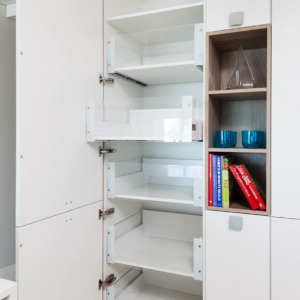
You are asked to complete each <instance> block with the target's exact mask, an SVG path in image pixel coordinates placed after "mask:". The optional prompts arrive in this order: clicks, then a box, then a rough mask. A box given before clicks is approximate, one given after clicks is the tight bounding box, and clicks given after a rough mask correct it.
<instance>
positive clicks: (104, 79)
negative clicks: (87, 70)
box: [99, 74, 115, 84]
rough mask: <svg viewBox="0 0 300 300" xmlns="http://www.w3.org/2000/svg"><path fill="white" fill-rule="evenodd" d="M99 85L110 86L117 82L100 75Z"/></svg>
mask: <svg viewBox="0 0 300 300" xmlns="http://www.w3.org/2000/svg"><path fill="white" fill-rule="evenodd" d="M99 83H100V84H102V83H109V84H114V83H115V80H114V79H113V78H109V77H103V76H102V74H100V75H99Z"/></svg>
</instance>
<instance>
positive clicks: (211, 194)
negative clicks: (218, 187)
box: [208, 154, 214, 206]
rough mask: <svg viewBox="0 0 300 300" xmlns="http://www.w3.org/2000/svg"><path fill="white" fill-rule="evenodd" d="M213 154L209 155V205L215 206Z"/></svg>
mask: <svg viewBox="0 0 300 300" xmlns="http://www.w3.org/2000/svg"><path fill="white" fill-rule="evenodd" d="M213 203H214V183H213V154H209V156H208V205H209V206H214V204H213Z"/></svg>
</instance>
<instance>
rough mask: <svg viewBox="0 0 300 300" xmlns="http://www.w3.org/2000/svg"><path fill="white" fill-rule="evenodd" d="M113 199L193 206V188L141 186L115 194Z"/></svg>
mask: <svg viewBox="0 0 300 300" xmlns="http://www.w3.org/2000/svg"><path fill="white" fill-rule="evenodd" d="M115 198H122V199H135V200H143V201H156V202H169V203H177V204H191V205H193V204H194V188H193V187H189V186H170V185H161V184H143V185H141V186H138V187H134V188H131V189H127V190H124V191H120V192H118V193H117V194H115Z"/></svg>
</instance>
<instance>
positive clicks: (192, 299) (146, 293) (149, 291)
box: [131, 285, 202, 300]
mask: <svg viewBox="0 0 300 300" xmlns="http://www.w3.org/2000/svg"><path fill="white" fill-rule="evenodd" d="M131 299H132V300H153V299H163V300H183V299H184V300H202V297H201V296H196V295H192V294H187V293H182V292H177V291H173V290H168V289H164V288H160V287H156V286H151V285H146V286H145V287H144V288H143V289H142V290H141V291H140V294H138V295H135V296H133V298H131Z"/></svg>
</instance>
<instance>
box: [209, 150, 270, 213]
mask: <svg viewBox="0 0 300 300" xmlns="http://www.w3.org/2000/svg"><path fill="white" fill-rule="evenodd" d="M224 150H225V149H224ZM211 154H214V155H219V156H230V157H232V158H233V163H234V164H237V165H245V166H246V167H247V169H248V171H249V173H250V174H251V176H252V178H253V180H254V182H255V184H256V186H257V189H258V191H259V192H260V193H261V195H262V197H263V199H266V202H265V204H266V207H267V210H263V211H261V210H259V209H257V210H252V208H251V206H250V204H249V203H248V201H247V199H246V197H245V195H244V194H243V192H242V190H241V188H240V187H239V185H238V183H237V182H236V180H235V179H234V177H233V176H232V177H231V178H232V179H231V180H232V181H233V182H234V184H233V185H232V201H231V203H230V207H229V208H224V207H214V206H208V204H207V205H206V209H209V210H219V211H227V212H236V213H246V214H254V215H268V214H269V211H270V201H269V199H270V198H269V197H270V195H269V194H268V189H267V185H268V183H267V181H266V178H267V167H266V166H267V160H266V155H267V154H266V153H247V152H246V153H242V152H235V153H233V152H222V153H216V152H212V153H211ZM229 172H230V175H231V174H232V173H231V171H229ZM207 203H208V202H207Z"/></svg>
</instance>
